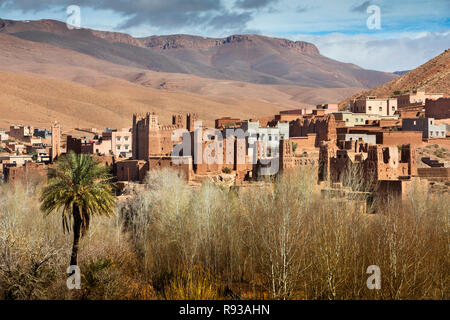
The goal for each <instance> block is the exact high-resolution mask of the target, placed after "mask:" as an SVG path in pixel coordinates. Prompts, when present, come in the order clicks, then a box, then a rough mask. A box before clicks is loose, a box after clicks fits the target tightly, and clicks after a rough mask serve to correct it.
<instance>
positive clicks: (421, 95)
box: [396, 90, 444, 108]
mask: <svg viewBox="0 0 450 320" xmlns="http://www.w3.org/2000/svg"><path fill="white" fill-rule="evenodd" d="M443 96H444V94H443V93H426V92H425V91H423V90H414V91H412V92H411V93H409V94H404V95H399V96H396V98H397V100H398V103H397V105H398V107H399V108H404V107H408V106H419V105H421V106H423V105H425V102H426V100H427V99H429V100H437V99H439V98H442V97H443Z"/></svg>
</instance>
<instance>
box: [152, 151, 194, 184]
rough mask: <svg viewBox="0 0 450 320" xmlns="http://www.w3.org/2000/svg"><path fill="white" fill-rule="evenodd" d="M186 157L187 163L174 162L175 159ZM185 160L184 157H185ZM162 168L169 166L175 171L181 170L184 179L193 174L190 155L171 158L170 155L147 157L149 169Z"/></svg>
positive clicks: (188, 179) (189, 178)
mask: <svg viewBox="0 0 450 320" xmlns="http://www.w3.org/2000/svg"><path fill="white" fill-rule="evenodd" d="M185 158H188V159H187V160H188V163H180V164H178V163H175V160H176V159H179V160H181V159H185ZM185 160H186V159H185ZM164 168H170V169H174V170H177V171H180V172H182V174H183V177H184V179H186V181H190V180H191V178H192V176H193V170H192V158H190V157H180V158H172V157H150V158H149V171H152V170H160V169H164Z"/></svg>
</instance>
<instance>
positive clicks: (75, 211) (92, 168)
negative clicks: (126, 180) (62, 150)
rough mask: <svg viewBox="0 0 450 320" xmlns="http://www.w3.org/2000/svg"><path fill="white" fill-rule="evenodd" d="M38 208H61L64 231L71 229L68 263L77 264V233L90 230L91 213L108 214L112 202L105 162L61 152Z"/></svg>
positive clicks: (113, 200) (47, 209)
mask: <svg viewBox="0 0 450 320" xmlns="http://www.w3.org/2000/svg"><path fill="white" fill-rule="evenodd" d="M40 201H41V210H42V211H43V212H44V213H45V214H46V215H48V214H50V213H52V212H55V211H58V212H59V211H60V210H61V212H62V226H63V231H64V232H66V231H67V232H70V222H73V223H72V229H73V247H72V255H71V257H70V265H77V257H78V245H79V242H80V237H83V236H84V235H85V234H86V233H87V231H88V230H89V223H90V220H91V217H92V216H94V215H105V216H108V215H109V214H110V213H111V211H112V209H113V207H114V203H115V198H114V195H113V185H112V183H111V175H110V174H109V170H108V168H107V167H106V166H103V165H101V164H100V162H99V161H98V160H97V159H94V158H93V157H91V156H89V155H85V154H81V155H78V154H75V153H73V152H70V153H68V154H66V155H64V156H61V157H60V158H59V159H58V161H57V162H56V165H55V167H53V168H50V169H49V172H48V185H47V186H46V187H45V188H44V190H43V191H42V194H41V198H40Z"/></svg>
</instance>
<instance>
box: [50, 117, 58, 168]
mask: <svg viewBox="0 0 450 320" xmlns="http://www.w3.org/2000/svg"><path fill="white" fill-rule="evenodd" d="M60 155H61V126H60V125H59V123H58V122H57V121H55V122H54V123H53V124H52V150H51V158H50V159H51V162H54V161H55V159H56V158H57V157H58V156H60Z"/></svg>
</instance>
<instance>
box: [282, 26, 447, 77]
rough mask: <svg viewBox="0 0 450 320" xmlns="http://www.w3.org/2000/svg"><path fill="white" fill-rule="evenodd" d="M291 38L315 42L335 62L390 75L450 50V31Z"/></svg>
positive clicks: (411, 67)
mask: <svg viewBox="0 0 450 320" xmlns="http://www.w3.org/2000/svg"><path fill="white" fill-rule="evenodd" d="M290 38H291V39H293V40H302V41H308V42H311V43H314V44H315V45H316V46H317V47H318V48H319V50H320V52H321V54H323V55H325V56H327V57H330V58H332V59H336V60H339V61H342V62H350V63H354V64H356V65H359V66H360V67H363V68H365V69H373V70H380V71H387V72H394V71H403V70H411V69H415V68H417V67H418V66H420V65H422V64H424V63H425V62H427V61H428V60H430V59H432V58H434V57H435V56H437V55H439V54H440V53H442V52H443V51H445V50H446V49H448V48H449V47H450V30H446V31H442V32H417V33H412V32H405V33H396V34H388V35H381V36H380V35H378V36H373V35H369V34H359V35H345V34H340V33H332V34H327V35H321V36H312V35H302V34H299V35H295V36H292V37H290Z"/></svg>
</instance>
